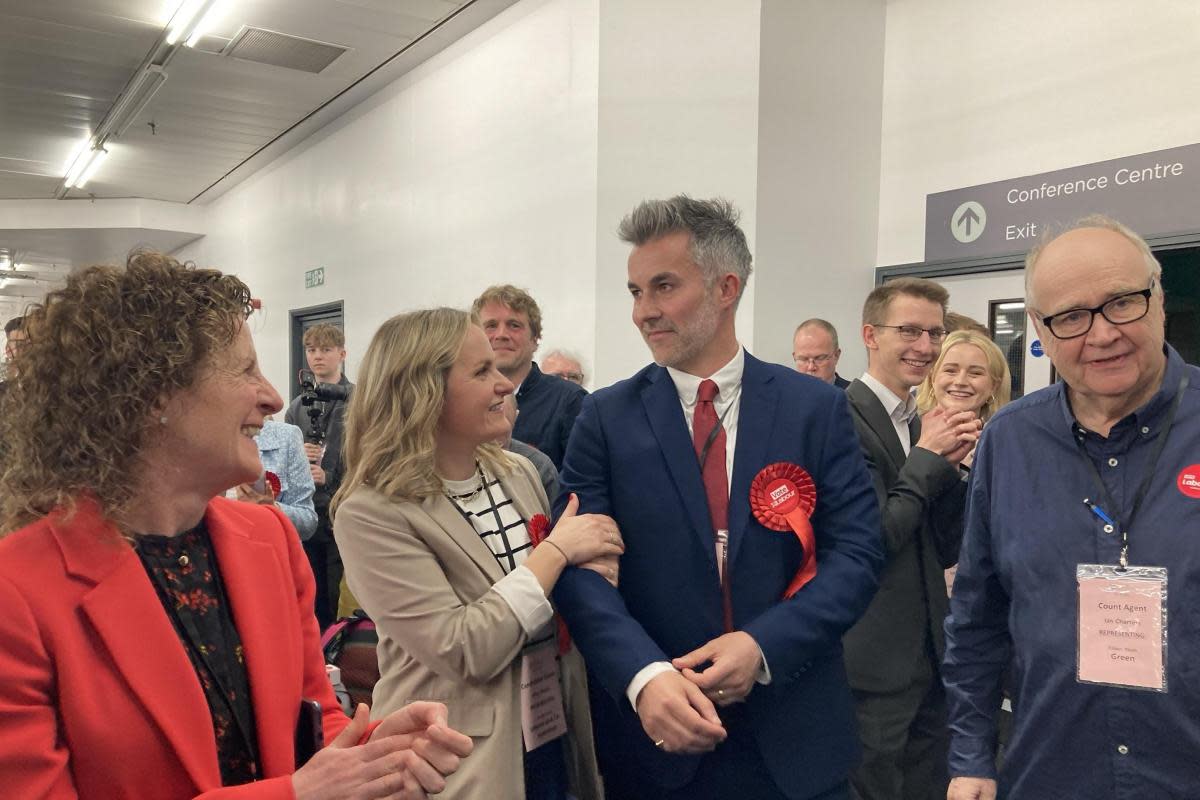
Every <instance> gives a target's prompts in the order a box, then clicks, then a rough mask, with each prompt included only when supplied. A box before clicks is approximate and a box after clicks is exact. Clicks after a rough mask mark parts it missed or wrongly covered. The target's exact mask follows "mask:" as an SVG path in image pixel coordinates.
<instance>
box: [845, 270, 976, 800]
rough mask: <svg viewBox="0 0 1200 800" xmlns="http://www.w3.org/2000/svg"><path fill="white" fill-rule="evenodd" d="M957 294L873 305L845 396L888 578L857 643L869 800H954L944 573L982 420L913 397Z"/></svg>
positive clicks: (917, 293)
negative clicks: (856, 372) (964, 465)
mask: <svg viewBox="0 0 1200 800" xmlns="http://www.w3.org/2000/svg"><path fill="white" fill-rule="evenodd" d="M948 300H949V295H948V294H947V292H946V290H945V289H944V288H942V287H941V286H939V285H938V284H936V283H933V282H932V281H927V280H921V279H919V278H904V279H899V280H894V281H889V282H888V283H885V284H883V285H882V286H878V287H876V288H875V290H874V291H872V292H871V294H870V295H869V296H868V297H867V301H866V304H865V305H864V306H863V342H864V344H866V346H867V372H866V374H864V375H863V376H862V378H860V379H859V380H856V381H854V382H852V383H851V384H850V387H849V388H848V389H847V390H846V395H847V396H848V397H849V399H850V409H851V412H852V414H853V417H854V424H855V427H856V428H857V429H858V436H859V440H860V441H861V443H862V450H863V454H864V455H865V456H866V459H867V464H868V465H869V467H870V470H871V477H872V480H873V482H874V485H875V491H876V494H877V495H878V497H879V503H880V507H881V509H882V512H883V538H884V544H885V546H886V548H887V567H886V568H885V569H884V572H883V577H882V579H881V581H880V586H879V593H878V594H877V595H876V596H875V599H874V601H872V603H871V606H870V608H869V609H868V610H867V613H866V615H865V616H864V617H863V618H862V620H860V621H859V622H858V623H857V624H856V625H855V626H854V627H853V628H852V629H851V630H850V632H849V633H848V634H846V639H845V647H846V667H847V671H848V672H849V675H850V685H851V686H852V687H853V688H854V696H855V702H856V707H857V711H858V723H859V732H860V735H861V736H862V743H863V751H864V754H863V763H862V765H861V766H860V767H859V768H858V769H857V770H856V771H855V773H854V776H853V778H852V780H851V782H852V784H853V786H854V790H855V793H856V795H857V796H858V797H859V798H861V800H918V799H919V800H944V798H945V797H946V787H947V783H948V778H947V772H946V755H947V754H946V748H947V743H948V732H947V729H946V701H945V695H944V693H943V691H942V682H941V676H940V673H939V670H938V665H939V664H940V663H941V657H942V652H943V638H942V622H943V619H944V618H945V616H946V605H947V603H946V599H947V598H946V584H945V579H944V577H943V570H944V569H945V568H946V567H949V566H951V565H953V564H954V563H955V562H956V561H957V560H958V544H959V541H960V539H961V537H962V512H963V504H964V501H965V496H966V483H965V481H964V480H962V478H961V476H960V474H959V470H958V464H959V462H961V461H962V459H963V457H964V456H966V454H967V453H968V452H970V450H971V448H972V447H974V445H975V441H976V439H977V436H978V432H979V428H980V423H979V420H978V418H977V417H976V415H975V414H974V412H970V411H966V412H960V413H955V414H947V413H945V412H944V411H942V410H941V409H934V410H932V411H930V412H929V413H927V414H926V415H925V418H924V420H920V419H918V418H917V416H916V412H917V407H916V398H915V397H913V395H912V393H911V390H912V389H913V387H915V386H917V385H918V384H920V383H921V381H923V380H924V379H925V376H926V375H928V374H929V370H930V369H932V367H933V363H934V360H935V359H936V358H937V355H938V353H939V352H940V350H941V343H942V339H943V338H945V336H946V329H945V325H944V321H943V320H944V315H945V311H946V304H947V302H948Z"/></svg>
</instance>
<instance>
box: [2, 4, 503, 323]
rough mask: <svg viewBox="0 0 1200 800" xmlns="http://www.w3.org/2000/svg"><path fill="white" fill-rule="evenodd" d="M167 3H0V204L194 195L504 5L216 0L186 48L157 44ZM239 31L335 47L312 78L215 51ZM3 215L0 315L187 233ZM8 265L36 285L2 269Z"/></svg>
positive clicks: (245, 172)
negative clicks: (102, 158)
mask: <svg viewBox="0 0 1200 800" xmlns="http://www.w3.org/2000/svg"><path fill="white" fill-rule="evenodd" d="M180 2H181V0H0V205H3V204H5V203H7V205H8V208H9V209H10V210H11V209H14V208H15V209H17V210H18V211H21V210H25V209H27V206H26V205H25V204H24V203H22V202H21V201H35V200H36V201H50V200H51V199H52V198H54V197H55V196H56V193H57V194H58V195H59V196H64V202H70V201H80V200H83V201H85V202H86V201H87V200H89V199H93V200H95V199H98V200H106V199H116V198H144V199H148V200H160V201H170V202H175V203H200V204H204V203H207V202H210V201H211V200H212V199H214V198H216V197H218V196H220V194H222V193H223V192H225V191H228V189H230V188H231V187H233V186H234V185H236V184H237V183H239V182H240V181H242V180H244V179H245V178H246V177H248V176H249V175H251V174H253V172H254V171H255V170H257V169H259V168H261V167H263V166H265V165H266V164H268V163H269V162H270V161H271V160H273V159H274V158H276V157H278V156H279V155H281V154H282V153H283V152H285V151H286V150H287V149H289V148H291V147H293V146H294V145H296V144H297V143H299V142H300V141H301V140H302V139H304V138H305V137H307V136H308V135H310V134H312V133H313V132H314V131H316V130H318V129H319V128H321V127H322V126H324V125H325V124H327V123H329V122H331V121H332V120H334V119H336V118H337V117H338V116H339V115H341V114H342V113H344V112H345V111H347V110H348V109H349V108H351V107H352V106H354V105H355V104H357V103H358V102H361V101H362V100H364V99H366V98H367V97H369V96H370V95H371V94H373V93H374V92H376V91H378V90H379V89H381V88H383V87H384V86H386V85H387V84H388V83H390V82H392V81H393V80H395V79H396V78H398V77H400V76H401V75H402V74H404V73H405V72H407V71H408V70H410V69H412V68H413V67H414V66H416V65H417V64H419V63H421V62H422V61H424V60H425V59H427V58H429V57H430V56H432V55H433V54H435V53H437V52H438V51H439V50H441V49H443V48H444V47H446V46H447V45H448V44H450V43H451V42H453V41H455V40H456V39H459V38H461V37H462V36H464V35H465V34H466V33H468V32H470V31H471V30H473V29H474V28H476V27H478V26H479V25H481V24H482V23H483V22H485V21H487V20H488V19H490V18H491V17H493V16H495V15H496V14H498V13H499V12H500V11H502V10H503V9H504V8H506V7H507V6H509V5H512V4H513V3H514V2H516V0H220V2H221V4H223V6H224V13H223V15H222V17H221V18H220V19H219V21H217V22H216V24H215V25H213V26H212V27H211V28H210V29H209V31H208V35H206V36H205V37H204V38H203V39H201V41H200V42H199V45H198V46H197V47H196V48H195V49H191V48H186V47H182V46H175V47H171V46H168V45H166V43H165V38H166V32H167V23H168V21H169V20H170V18H171V15H172V14H173V13H174V12H175V10H176V9H177V8H178V7H179V5H180ZM247 27H254V28H263V29H266V30H268V31H274V32H277V33H282V34H287V35H289V36H295V37H301V38H303V39H309V40H314V41H317V42H324V43H329V44H334V45H339V46H341V47H345V48H348V49H347V51H346V52H344V53H342V54H341V55H340V56H338V57H337V58H336V59H334V60H333V61H332V62H331V63H330V64H329V65H328V66H327V67H325V68H324V69H323V70H322V71H320V72H319V73H318V74H313V73H311V72H306V71H301V70H298V69H288V68H284V67H279V66H273V65H270V64H264V63H258V62H255V61H247V60H243V59H240V58H234V57H230V56H228V55H222V53H221V51H222V50H223V49H226V47H225V46H226V45H227V44H228V43H229V41H231V40H234V39H235V37H237V36H238V35H239V33H240V32H242V31H243V30H244V29H245V28H247ZM164 54H167V57H166V59H165V65H164V69H165V71H166V73H167V80H166V82H165V83H164V84H163V85H162V87H161V88H160V89H159V90H158V92H157V94H155V95H154V97H153V99H152V100H151V101H150V103H149V104H148V105H147V106H146V107H145V108H144V109H143V110H142V112H141V113H140V114H138V116H137V117H136V118H135V119H134V121H133V122H132V124H131V125H130V126H129V127H128V129H127V130H126V131H125V132H124V133H123V135H121V136H120V137H119V138H110V139H109V140H108V141H107V142H106V143H105V148H106V149H107V150H108V151H109V157H108V159H107V161H106V162H105V163H104V164H103V165H102V166H101V167H100V169H99V170H98V172H97V173H96V175H95V177H94V178H93V179H92V180H91V182H89V183H88V184H87V187H86V189H84V190H80V189H71V190H65V191H64V190H63V189H62V188H61V187H62V183H63V175H64V173H65V171H66V167H67V166H68V165H67V163H66V162H67V161H68V159H69V157H70V155H71V153H72V151H73V149H74V148H76V147H77V146H78V145H79V144H80V142H82V141H83V140H84V139H86V138H87V137H88V136H89V135H91V134H93V133H95V131H96V128H97V126H99V125H100V124H101V122H102V121H103V120H104V117H105V115H106V114H108V112H109V111H110V109H111V108H112V107H113V105H114V103H115V102H116V101H117V99H118V97H119V96H120V95H121V93H122V91H123V90H124V89H125V88H126V86H127V84H128V83H129V82H130V80H131V78H132V77H133V76H134V75H136V74H137V73H138V71H139V70H140V69H141V68H142V67H143V66H144V65H146V64H149V63H164V59H163V56H164ZM150 123H153V125H151V124H150ZM14 203H15V206H14ZM31 205H36V204H31ZM4 216H5V215H4V214H2V213H0V318H2V319H7V318H8V317H10V316H13V315H15V314H17V313H20V311H21V309H22V308H23V307H24V305H25V304H26V303H28V302H31V301H34V300H37V299H40V297H41V296H42V295H44V293H45V292H46V291H48V290H50V289H52V288H54V287H55V286H57V285H60V284H61V280H62V276H63V275H65V274H66V272H69V270H70V269H72V268H74V267H78V266H82V265H86V264H92V263H98V262H119V261H122V260H123V257H124V254H125V253H127V252H128V251H129V250H130V249H132V248H134V247H137V246H142V245H147V246H151V247H155V248H157V249H162V250H165V251H168V252H169V251H172V250H175V249H178V248H179V247H182V246H183V245H185V244H187V243H188V242H189V241H192V240H194V239H195V238H196V235H197V234H196V233H195V232H194V231H179V230H161V229H156V228H147V227H137V225H138V224H139V222H138V220H137V219H136V217H133V216H131V217H130V224H129V225H128V226H123V225H120V224H117V225H115V226H111V227H90V226H89V225H87V224H70V225H63V226H61V227H46V228H30V227H28V224H27V223H25V222H20V221H14V220H19V219H20V218H21V216H22V215H21V214H19V213H16V214H9V216H10V221H9V222H8V223H7V224H6V222H5V219H4ZM109 224H110V225H112V223H109ZM9 263H17V264H24V265H28V266H27V269H32V270H37V271H39V272H38V273H37V274H38V277H39V280H36V281H31V280H28V279H27V278H26V277H19V278H13V277H10V278H8V279H4V277H3V275H4V269H5V268H7V265H8V264H9ZM2 319H0V321H2Z"/></svg>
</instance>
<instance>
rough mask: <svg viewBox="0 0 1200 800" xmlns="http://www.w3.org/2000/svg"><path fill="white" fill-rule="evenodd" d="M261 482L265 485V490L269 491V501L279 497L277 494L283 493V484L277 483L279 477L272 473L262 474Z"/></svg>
mask: <svg viewBox="0 0 1200 800" xmlns="http://www.w3.org/2000/svg"><path fill="white" fill-rule="evenodd" d="M263 481H264V483H266V484H267V488H268V489H270V490H271V499H272V500H274V499H275V498H277V497H279V493H280V492H281V491H283V484H282V483H280V482H279V476H278V475H276V474H275V473H274V472H270V471H267V472H264V473H263Z"/></svg>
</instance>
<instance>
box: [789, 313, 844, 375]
mask: <svg viewBox="0 0 1200 800" xmlns="http://www.w3.org/2000/svg"><path fill="white" fill-rule="evenodd" d="M841 356H842V348H840V347H838V335H837V328H835V327H833V325H832V323H829V322H827V321H825V320H823V319H819V318H817V317H813V318H812V319H806V320H804V322H801V323H800V324H799V325H797V326H796V332H795V333H794V334H792V361H793V362H795V364H796V371H797V372H803V373H804V374H805V375H812V376H813V377H814V378H820V379H821V380H823V381H825V382H826V383H832V384H833V385H834V386H836V387H837V388H839V389H845V388H846V387H847V386H849V385H850V381H848V380H846V379H845V378H843V377H842V376H841V375H838V374H837V365H838V359H839V358H841Z"/></svg>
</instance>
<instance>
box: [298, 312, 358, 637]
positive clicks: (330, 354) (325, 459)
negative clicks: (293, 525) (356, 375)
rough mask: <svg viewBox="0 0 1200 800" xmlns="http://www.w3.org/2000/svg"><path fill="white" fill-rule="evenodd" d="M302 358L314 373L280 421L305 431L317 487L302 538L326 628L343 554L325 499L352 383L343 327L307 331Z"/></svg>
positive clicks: (334, 481) (338, 457) (338, 465)
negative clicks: (312, 529) (311, 526)
mask: <svg viewBox="0 0 1200 800" xmlns="http://www.w3.org/2000/svg"><path fill="white" fill-rule="evenodd" d="M304 358H305V361H307V363H308V370H309V371H310V372H311V373H312V375H311V377H309V376H307V375H303V373H302V375H303V377H302V384H301V388H302V389H303V391H302V392H301V394H300V395H299V396H298V397H297V398H296V399H295V400H293V401H292V403H291V405H289V406H288V410H287V414H285V415H284V420H285V421H286V422H290V423H291V424H293V425H297V426H299V428H300V430H301V431H303V432H304V452H305V455H307V456H308V462H309V469H310V470H311V471H312V477H313V483H314V484H316V487H317V490H316V493H315V494H314V495H313V505H314V506H315V507H316V509H317V532H316V533H314V534H313V536H312V538H311V539H309V540H308V541H306V542H304V551H305V553H307V555H308V561H309V563H310V564H311V565H312V571H313V577H314V578H315V579H316V582H317V595H316V603H315V610H316V615H317V621H318V622H320V624H321V628H322V629H324V628H325V627H327V626H328V625H329V624H330V623H332V622H333V620H334V618H335V616H336V611H337V603H338V591H339V587H340V585H341V582H342V558H341V555H340V554H339V553H338V549H337V544H336V543H335V542H334V540H333V526H332V525H331V524H330V521H329V501H330V500H331V499H332V498H333V495H334V493H335V492H337V488H338V484H339V483H340V482H341V473H342V420H343V417H344V415H345V412H346V400H347V399H348V397H349V393H350V390H351V389H353V388H354V384H352V383H350V381H348V380H347V379H346V376H345V375H344V374H343V373H342V369H343V365H344V364H345V362H346V336H345V334H344V333H342V329H341V328H338V327H337V326H335V325H330V324H329V323H321V324H318V325H314V326H312V327H311V328H309V329H308V330H306V331H305V332H304ZM339 389H340V390H341V391H339Z"/></svg>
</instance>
